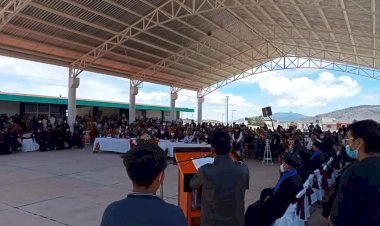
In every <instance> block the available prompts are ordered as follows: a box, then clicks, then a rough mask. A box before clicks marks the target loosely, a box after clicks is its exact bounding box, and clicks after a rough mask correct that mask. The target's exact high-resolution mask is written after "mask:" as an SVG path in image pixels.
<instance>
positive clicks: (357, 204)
mask: <svg viewBox="0 0 380 226" xmlns="http://www.w3.org/2000/svg"><path fill="white" fill-rule="evenodd" d="M348 130H349V131H348V139H347V141H348V145H347V146H346V152H347V154H348V156H350V157H351V158H355V159H357V160H358V162H357V163H354V164H353V165H352V166H350V167H349V168H348V169H346V170H345V172H344V173H343V174H342V177H341V179H340V185H339V188H338V191H337V196H336V199H335V202H334V204H333V206H332V209H331V214H330V217H329V224H330V225H332V226H356V225H357V226H359V225H360V226H361V225H365V226H378V225H380V192H379V191H380V142H379V141H380V125H379V124H378V123H377V122H375V121H373V120H363V121H357V122H354V123H353V124H351V125H350V126H349V127H348Z"/></svg>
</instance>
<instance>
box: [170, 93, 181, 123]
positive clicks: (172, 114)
mask: <svg viewBox="0 0 380 226" xmlns="http://www.w3.org/2000/svg"><path fill="white" fill-rule="evenodd" d="M180 90H181V88H176V87H173V86H172V87H171V91H170V120H171V121H175V120H177V112H176V110H175V101H176V100H177V99H178V92H179V91H180Z"/></svg>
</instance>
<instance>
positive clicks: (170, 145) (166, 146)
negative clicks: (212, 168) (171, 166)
mask: <svg viewBox="0 0 380 226" xmlns="http://www.w3.org/2000/svg"><path fill="white" fill-rule="evenodd" d="M158 146H160V147H161V148H162V149H163V150H168V156H169V157H172V158H173V157H174V148H211V145H209V144H193V143H183V142H171V141H169V140H161V141H160V142H159V143H158Z"/></svg>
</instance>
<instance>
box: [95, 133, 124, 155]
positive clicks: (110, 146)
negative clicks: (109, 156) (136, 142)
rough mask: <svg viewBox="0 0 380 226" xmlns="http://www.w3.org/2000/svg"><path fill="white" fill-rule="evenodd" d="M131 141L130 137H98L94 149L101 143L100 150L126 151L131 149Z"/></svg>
mask: <svg viewBox="0 0 380 226" xmlns="http://www.w3.org/2000/svg"><path fill="white" fill-rule="evenodd" d="M129 142H130V140H129V139H122V138H108V137H106V138H102V137H98V138H96V139H95V141H94V147H93V150H95V148H96V145H97V144H99V150H100V151H111V152H119V153H126V152H128V151H129V150H130V149H131V145H130V143H129Z"/></svg>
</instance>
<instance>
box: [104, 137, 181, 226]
mask: <svg viewBox="0 0 380 226" xmlns="http://www.w3.org/2000/svg"><path fill="white" fill-rule="evenodd" d="M142 160H144V161H142ZM123 163H124V166H125V168H126V171H127V174H128V176H129V178H130V179H131V181H132V184H133V190H132V191H133V192H132V193H130V194H128V196H127V197H126V198H125V199H122V200H120V201H116V202H113V203H111V204H110V205H109V206H108V207H107V208H106V209H105V211H104V214H103V217H102V221H101V226H120V225H123V226H145V225H155V226H187V220H186V218H185V216H184V214H183V212H182V210H181V209H180V208H179V207H178V206H176V205H173V204H169V203H166V202H165V201H164V200H162V199H161V198H159V197H157V196H156V192H157V190H158V188H159V187H160V184H161V183H163V181H164V178H165V172H164V170H165V168H166V166H167V163H166V153H165V152H164V151H163V150H162V149H161V148H160V147H159V146H157V145H152V144H142V145H138V146H136V147H135V148H134V149H132V150H131V151H129V152H127V153H126V154H125V156H124V160H123Z"/></svg>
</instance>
